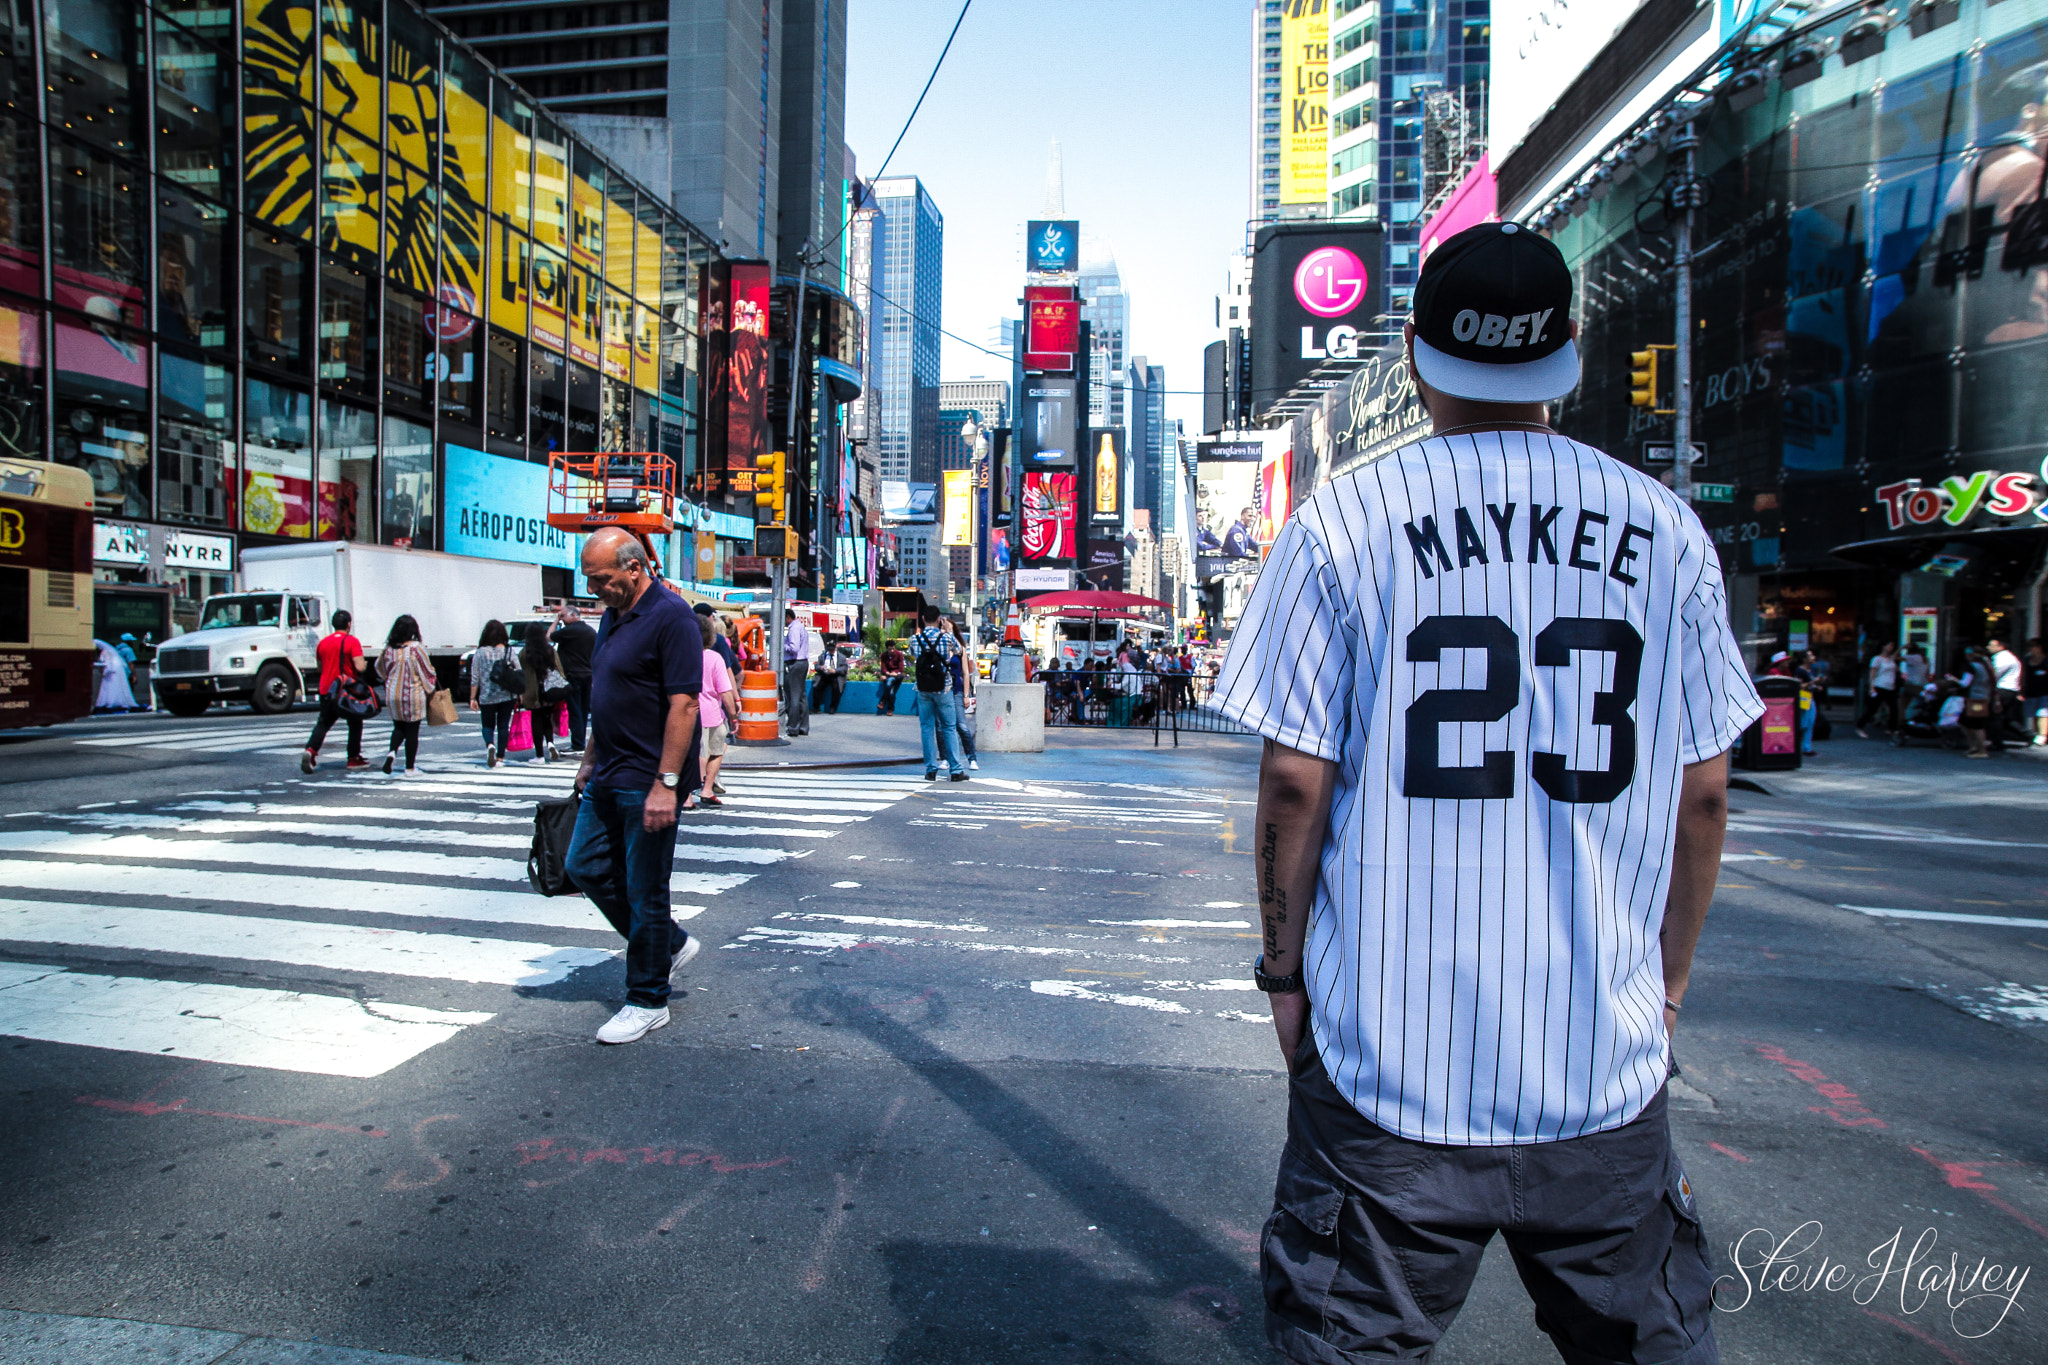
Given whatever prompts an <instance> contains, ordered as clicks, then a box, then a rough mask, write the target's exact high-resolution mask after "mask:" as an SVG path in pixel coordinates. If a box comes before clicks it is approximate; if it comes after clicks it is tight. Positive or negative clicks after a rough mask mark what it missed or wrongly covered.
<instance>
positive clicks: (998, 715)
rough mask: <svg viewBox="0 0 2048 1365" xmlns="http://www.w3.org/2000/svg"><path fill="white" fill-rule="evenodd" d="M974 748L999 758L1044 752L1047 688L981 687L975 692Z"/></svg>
mask: <svg viewBox="0 0 2048 1365" xmlns="http://www.w3.org/2000/svg"><path fill="white" fill-rule="evenodd" d="M974 695H975V697H976V698H977V703H976V706H975V716H974V718H975V722H976V728H975V732H974V746H975V747H976V748H977V749H987V750H988V751H989V752H991V753H998V754H1038V753H1044V752H1045V684H1044V683H982V684H980V685H978V686H977V687H976V688H975V689H974Z"/></svg>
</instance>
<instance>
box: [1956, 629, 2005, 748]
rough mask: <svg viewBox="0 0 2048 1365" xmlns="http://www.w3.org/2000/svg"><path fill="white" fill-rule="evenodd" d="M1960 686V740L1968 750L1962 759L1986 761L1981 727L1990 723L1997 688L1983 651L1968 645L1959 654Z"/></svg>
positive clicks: (1982, 728) (1983, 728)
mask: <svg viewBox="0 0 2048 1365" xmlns="http://www.w3.org/2000/svg"><path fill="white" fill-rule="evenodd" d="M1956 681H1957V682H1959V683H1961V684H1962V685H1963V688H1964V691H1963V714H1962V717H1961V720H1962V726H1963V738H1964V739H1966V740H1968V741H1969V743H1970V747H1969V749H1968V750H1967V751H1965V753H1964V754H1963V757H1964V758H1989V757H1991V750H1990V749H1989V748H1988V747H1987V746H1986V745H1985V743H1984V730H1985V727H1987V726H1989V725H1990V724H1991V720H1992V717H1991V709H1992V702H1993V700H1994V699H1995V698H1996V697H1997V695H1998V689H1997V688H1996V687H1995V686H1994V685H1993V683H1992V679H1991V665H1990V664H1989V663H1987V662H1986V661H1985V658H1984V651H1983V650H1981V649H1979V648H1977V646H1975V645H1971V646H1970V647H1969V648H1967V649H1965V650H1964V651H1963V676H1962V677H1960V678H1957V679H1956Z"/></svg>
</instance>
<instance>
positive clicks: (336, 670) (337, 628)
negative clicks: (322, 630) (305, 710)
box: [299, 611, 377, 773]
mask: <svg viewBox="0 0 2048 1365" xmlns="http://www.w3.org/2000/svg"><path fill="white" fill-rule="evenodd" d="M354 623H355V618H354V617H353V616H351V615H349V614H348V613H347V612H345V611H337V612H336V613H334V615H333V617H332V618H331V619H330V621H329V624H330V625H332V626H333V627H334V631H333V633H332V634H330V635H328V636H327V637H326V638H325V639H323V640H322V641H321V642H320V643H319V644H317V645H315V646H314V647H313V653H314V656H315V657H316V658H318V659H319V660H320V718H319V719H318V720H316V721H314V722H313V733H312V735H311V736H310V737H309V738H308V739H307V740H306V752H305V753H303V754H300V755H299V771H300V772H302V773H309V772H312V771H313V769H314V767H315V766H316V765H317V764H318V763H319V761H320V746H321V744H322V743H324V742H325V741H326V739H327V732H328V731H329V730H332V729H333V728H334V722H336V721H337V720H338V721H342V722H344V723H346V724H347V726H348V766H349V767H351V768H367V767H369V766H370V760H368V759H367V758H364V757H363V722H364V721H365V720H366V719H368V718H369V717H370V716H371V715H373V714H375V712H376V709H377V708H376V700H377V694H376V693H374V692H370V706H369V708H368V710H364V709H363V708H362V703H361V702H360V701H359V700H358V699H357V697H356V696H355V695H345V694H347V693H349V692H350V691H351V689H350V684H354V685H355V686H354V688H353V689H352V691H353V693H361V692H369V689H368V688H367V687H364V686H363V685H362V680H363V642H362V641H361V640H358V639H357V638H356V637H355V636H354V635H352V634H350V633H349V627H350V626H351V625H353V624H354ZM344 703H346V704H344Z"/></svg>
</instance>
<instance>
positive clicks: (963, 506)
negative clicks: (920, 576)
mask: <svg viewBox="0 0 2048 1365" xmlns="http://www.w3.org/2000/svg"><path fill="white" fill-rule="evenodd" d="M939 478H940V480H941V481H942V482H943V483H944V484H945V489H946V511H945V519H944V521H943V522H942V527H943V529H942V530H941V532H940V536H939V543H940V544H942V545H971V544H973V543H974V532H973V527H974V471H973V470H971V469H948V470H946V471H944V472H943V473H942V474H940V475H939Z"/></svg>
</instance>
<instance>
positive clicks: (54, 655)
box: [0, 456, 95, 729]
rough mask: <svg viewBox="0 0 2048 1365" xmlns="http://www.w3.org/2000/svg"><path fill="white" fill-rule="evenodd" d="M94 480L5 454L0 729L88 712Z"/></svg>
mask: <svg viewBox="0 0 2048 1365" xmlns="http://www.w3.org/2000/svg"><path fill="white" fill-rule="evenodd" d="M94 654H95V651H94V648H93V642H92V477H91V476H90V475H88V474H87V473H86V472H85V471H84V470H82V469H73V468H71V467H70V466H68V465H57V464H45V463H44V462H42V461H40V460H18V459H13V458H11V457H5V456H0V729H16V728H19V727H21V726H24V725H54V724H56V723H57V722H58V721H65V720H77V719H78V718H79V717H80V716H87V715H91V714H92V703H93V674H92V665H93V658H94Z"/></svg>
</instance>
